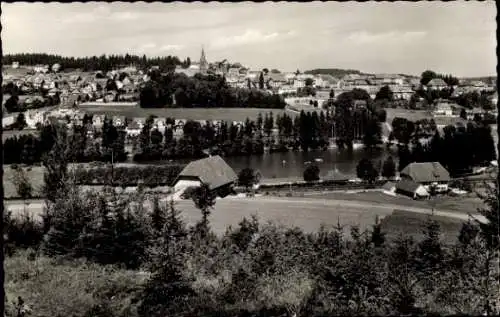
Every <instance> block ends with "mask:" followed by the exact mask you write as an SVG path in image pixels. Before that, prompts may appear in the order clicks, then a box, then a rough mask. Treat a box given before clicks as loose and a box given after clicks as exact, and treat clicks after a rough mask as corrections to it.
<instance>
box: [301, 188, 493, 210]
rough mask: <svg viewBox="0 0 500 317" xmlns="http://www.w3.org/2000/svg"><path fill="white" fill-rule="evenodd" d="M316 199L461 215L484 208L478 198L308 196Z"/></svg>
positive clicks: (375, 193)
mask: <svg viewBox="0 0 500 317" xmlns="http://www.w3.org/2000/svg"><path fill="white" fill-rule="evenodd" d="M307 197H308V198H316V199H338V200H352V201H360V202H370V203H374V205H377V204H392V205H400V206H408V207H416V208H429V211H430V210H432V208H433V207H434V208H435V209H443V210H452V211H456V212H460V213H465V214H467V213H476V212H477V209H478V208H482V207H484V206H485V205H484V203H483V201H482V200H481V199H479V198H476V197H450V196H443V197H437V198H434V199H432V200H413V199H411V198H409V197H406V196H400V195H398V196H389V195H386V194H384V193H382V192H378V191H368V192H364V193H352V194H349V193H342V192H332V193H324V194H314V195H310V196H307Z"/></svg>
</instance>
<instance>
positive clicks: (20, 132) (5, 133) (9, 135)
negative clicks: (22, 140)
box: [2, 129, 40, 142]
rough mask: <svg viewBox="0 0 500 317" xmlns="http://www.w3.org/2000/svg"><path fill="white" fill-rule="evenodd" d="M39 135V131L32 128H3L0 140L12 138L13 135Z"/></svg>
mask: <svg viewBox="0 0 500 317" xmlns="http://www.w3.org/2000/svg"><path fill="white" fill-rule="evenodd" d="M29 134H32V135H33V136H35V137H37V136H39V134H40V132H39V131H38V130H33V129H24V130H4V131H3V133H2V142H5V140H7V139H8V138H12V137H14V136H17V137H20V136H21V135H29Z"/></svg>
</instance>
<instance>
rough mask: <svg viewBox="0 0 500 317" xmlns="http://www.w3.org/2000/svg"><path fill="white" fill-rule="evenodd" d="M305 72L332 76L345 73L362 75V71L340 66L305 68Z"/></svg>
mask: <svg viewBox="0 0 500 317" xmlns="http://www.w3.org/2000/svg"><path fill="white" fill-rule="evenodd" d="M304 73H305V74H312V75H331V76H333V77H343V76H345V75H347V74H359V75H362V74H364V73H362V72H360V71H359V70H355V69H340V68H316V69H311V70H307V71H305V72H304Z"/></svg>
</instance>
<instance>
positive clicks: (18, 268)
mask: <svg viewBox="0 0 500 317" xmlns="http://www.w3.org/2000/svg"><path fill="white" fill-rule="evenodd" d="M28 254H29V251H24V252H19V253H18V254H15V255H14V256H12V257H7V258H6V259H5V274H6V279H5V290H6V295H7V299H8V302H9V305H12V304H11V303H12V301H14V300H15V299H17V297H18V296H20V297H21V298H22V299H23V300H24V301H25V303H26V305H28V307H30V308H31V309H33V312H32V314H30V316H40V317H41V316H54V317H59V316H60V317H63V316H64V317H66V316H85V314H87V313H88V312H89V311H90V310H91V309H92V308H93V307H95V306H96V305H102V304H104V303H107V304H108V305H109V307H110V308H111V309H112V310H113V311H115V312H121V311H123V310H125V309H128V307H129V306H130V305H131V299H132V298H133V296H134V293H135V291H137V290H139V289H140V288H141V286H142V285H143V283H144V282H145V280H146V278H147V277H148V276H147V275H146V274H141V273H140V272H134V271H126V270H119V269H115V268H111V267H105V266H100V265H97V264H87V263H84V262H78V261H72V262H71V263H69V262H68V263H62V262H61V261H56V260H53V259H50V258H47V257H43V256H42V257H37V258H35V259H34V260H31V261H30V260H28ZM10 308H12V306H11V307H10ZM87 316H90V315H87Z"/></svg>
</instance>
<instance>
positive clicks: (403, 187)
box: [396, 179, 420, 193]
mask: <svg viewBox="0 0 500 317" xmlns="http://www.w3.org/2000/svg"><path fill="white" fill-rule="evenodd" d="M418 187H420V184H417V183H415V182H414V181H411V180H407V179H402V180H400V181H399V182H397V184H396V190H399V191H402V192H405V193H415V192H416V191H417V189H418Z"/></svg>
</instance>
